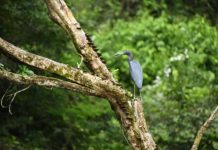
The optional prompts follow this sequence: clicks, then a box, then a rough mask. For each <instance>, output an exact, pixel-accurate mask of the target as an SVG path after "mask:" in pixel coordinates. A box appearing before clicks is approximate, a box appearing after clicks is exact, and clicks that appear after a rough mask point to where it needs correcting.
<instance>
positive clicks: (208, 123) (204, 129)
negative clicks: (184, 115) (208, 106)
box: [191, 106, 218, 150]
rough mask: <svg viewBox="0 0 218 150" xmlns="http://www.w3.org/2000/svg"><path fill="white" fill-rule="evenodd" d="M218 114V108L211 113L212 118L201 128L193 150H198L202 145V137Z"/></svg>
mask: <svg viewBox="0 0 218 150" xmlns="http://www.w3.org/2000/svg"><path fill="white" fill-rule="evenodd" d="M217 113H218V106H216V108H215V109H214V111H213V112H212V113H211V115H210V117H209V118H208V119H207V120H206V122H205V123H204V124H203V125H202V126H201V128H200V129H199V130H198V133H197V135H196V137H195V141H194V144H193V145H192V148H191V150H197V149H198V146H199V144H200V141H201V139H202V136H203V134H204V132H205V131H206V130H207V128H208V127H209V125H210V124H211V122H212V121H213V120H214V118H215V116H216V114H217Z"/></svg>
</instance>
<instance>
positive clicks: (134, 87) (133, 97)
mask: <svg viewBox="0 0 218 150" xmlns="http://www.w3.org/2000/svg"><path fill="white" fill-rule="evenodd" d="M133 99H134V100H135V84H134V93H133Z"/></svg>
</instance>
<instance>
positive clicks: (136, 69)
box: [129, 60, 143, 89]
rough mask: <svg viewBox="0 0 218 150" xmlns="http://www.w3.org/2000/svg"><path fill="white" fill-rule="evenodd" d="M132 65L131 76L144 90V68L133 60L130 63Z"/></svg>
mask: <svg viewBox="0 0 218 150" xmlns="http://www.w3.org/2000/svg"><path fill="white" fill-rule="evenodd" d="M129 65H130V74H131V77H132V79H133V80H134V82H135V84H136V85H137V87H138V88H139V89H141V88H142V82H143V74H142V67H141V65H140V64H139V62H137V61H135V60H132V61H130V62H129Z"/></svg>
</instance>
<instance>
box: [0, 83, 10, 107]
mask: <svg viewBox="0 0 218 150" xmlns="http://www.w3.org/2000/svg"><path fill="white" fill-rule="evenodd" d="M10 88H11V84H10V85H9V86H8V88H7V89H6V91H5V93H4V95H3V96H2V98H1V107H2V108H6V107H7V106H5V105H4V104H3V100H4V98H5V96H7V95H6V94H7V93H8V90H9V89H10Z"/></svg>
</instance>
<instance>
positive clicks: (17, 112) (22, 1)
mask: <svg viewBox="0 0 218 150" xmlns="http://www.w3.org/2000/svg"><path fill="white" fill-rule="evenodd" d="M66 2H67V4H68V6H69V7H70V8H71V10H72V11H73V13H74V14H75V16H76V18H77V20H78V21H79V22H80V23H81V26H82V27H83V29H85V31H86V32H87V33H88V34H90V35H91V37H92V39H93V41H94V42H95V44H96V46H97V47H98V48H99V49H100V52H101V54H102V57H103V59H104V60H105V62H106V64H107V66H108V67H109V68H110V70H111V71H112V72H113V74H114V76H115V77H116V79H117V80H119V81H120V83H121V84H122V86H124V87H125V88H127V89H128V90H130V91H132V90H133V85H132V82H131V81H130V76H129V70H128V63H127V58H126V57H121V58H114V57H113V55H114V53H115V52H117V51H119V50H124V49H130V50H132V52H133V54H134V56H135V59H137V60H139V61H140V63H141V64H142V67H143V71H144V86H143V89H142V95H143V100H144V101H143V105H144V111H145V117H146V119H147V123H148V124H149V127H150V131H151V133H152V135H153V137H154V139H155V141H156V143H157V146H158V149H160V150H186V149H190V148H191V145H192V144H193V140H194V137H195V135H196V132H197V130H198V129H199V127H200V126H201V124H202V123H203V122H204V121H205V120H206V119H207V117H208V116H209V114H210V113H211V111H212V110H213V109H214V108H215V107H216V105H217V104H218V28H217V26H218V22H217V19H218V1H217V0H119V1H117V0H106V1H104V0H66ZM0 37H2V38H3V39H5V40H8V41H9V42H12V43H13V44H15V45H17V46H19V47H21V48H23V49H26V50H28V51H30V52H32V53H35V54H39V55H42V56H46V57H48V58H51V59H54V60H56V61H59V62H63V63H66V64H69V65H71V66H74V67H76V66H77V63H79V62H80V56H79V55H77V54H76V53H75V48H74V46H73V44H72V43H71V41H70V38H69V37H68V36H67V34H66V33H65V32H64V31H63V30H62V29H61V28H60V27H59V26H57V25H56V24H54V23H53V22H52V21H51V20H50V19H49V17H48V12H47V8H46V6H45V3H44V1H43V0H1V1H0ZM0 63H1V64H3V65H4V67H5V68H8V69H10V70H12V71H14V72H19V73H21V74H28V73H31V72H34V73H35V74H42V72H40V71H38V70H35V69H34V68H30V67H26V66H24V65H23V64H20V63H18V62H13V61H12V60H8V59H6V57H5V56H4V55H2V54H0ZM82 68H83V69H84V70H86V68H85V66H84V65H83V66H82ZM48 75H49V76H54V75H53V74H49V73H48ZM9 86H10V87H11V88H10V90H9V93H13V92H16V91H17V90H19V89H21V88H24V86H21V85H16V84H11V83H9V82H8V81H6V80H0V96H1V97H2V95H3V94H4V93H5V91H6V89H7V88H8V87H9ZM3 103H4V105H7V104H8V103H9V100H8V99H7V98H6V99H5V100H4V101H3ZM12 112H13V115H10V114H9V113H8V109H6V108H5V109H3V108H0V149H1V150H12V149H16V150H23V149H29V150H45V149H46V150H51V149H52V150H55V149H57V150H60V149H62V150H67V149H75V150H76V149H78V150H83V149H84V150H87V149H88V150H101V149H104V150H124V149H125V150H128V149H130V148H129V145H128V143H127V142H126V140H125V138H124V135H123V132H122V129H121V128H120V125H119V123H118V121H117V120H116V118H115V115H114V113H113V112H112V110H111V108H110V105H109V104H108V103H107V101H105V100H103V99H100V98H95V97H87V96H84V95H80V94H78V93H72V92H70V91H66V90H61V89H49V88H42V87H31V88H30V89H29V90H27V91H25V92H23V93H20V94H19V95H18V96H17V97H16V98H15V101H14V103H13V104H12ZM200 149H201V150H215V149H218V119H217V118H216V119H215V120H214V122H213V123H212V125H211V126H210V127H209V129H208V130H207V132H206V134H205V135H204V136H203V139H202V141H201V144H200Z"/></svg>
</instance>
